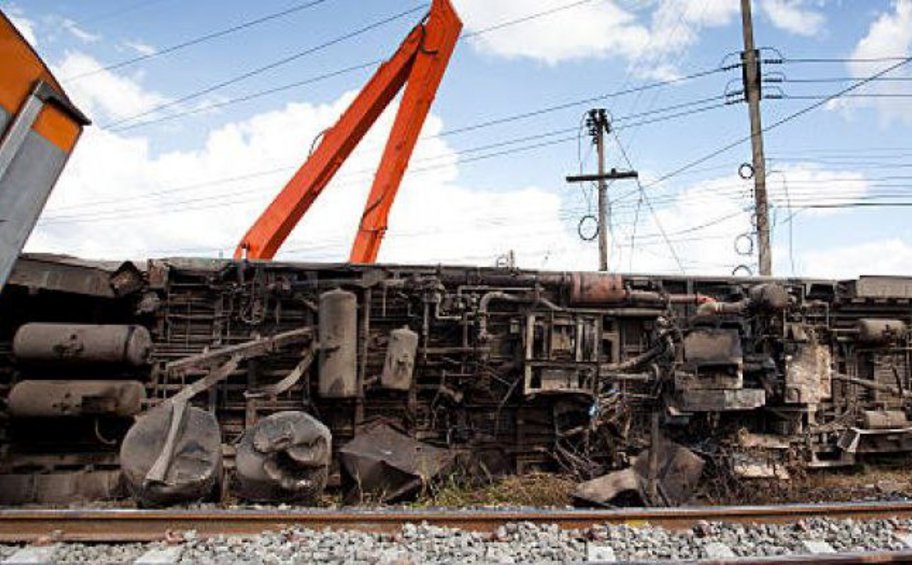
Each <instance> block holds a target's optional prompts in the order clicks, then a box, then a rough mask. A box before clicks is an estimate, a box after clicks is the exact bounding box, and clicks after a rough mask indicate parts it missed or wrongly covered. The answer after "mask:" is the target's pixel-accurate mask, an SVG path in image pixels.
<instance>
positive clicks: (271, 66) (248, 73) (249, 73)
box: [102, 4, 427, 129]
mask: <svg viewBox="0 0 912 565" xmlns="http://www.w3.org/2000/svg"><path fill="white" fill-rule="evenodd" d="M426 7H427V6H426V5H425V4H422V5H419V6H415V7H413V8H410V9H408V10H405V11H402V12H399V13H397V14H394V15H392V16H389V17H386V18H383V19H381V20H377V21H375V22H373V23H370V24H368V25H366V26H363V27H360V28H358V29H356V30H355V31H350V32H348V33H345V34H342V35H340V36H337V37H335V38H333V39H330V40H329V41H324V42H323V43H320V44H318V45H314V46H313V47H308V48H307V49H304V50H302V51H298V52H296V53H293V54H291V55H288V56H286V57H282V58H281V59H278V60H276V61H273V62H271V63H268V64H266V65H262V66H259V67H256V68H253V69H251V70H249V71H245V72H243V73H241V74H239V75H235V76H234V77H232V78H229V79H226V80H223V81H221V82H217V83H215V84H213V85H210V86H207V87H206V88H203V89H201V90H197V91H195V92H191V93H190V94H186V95H184V96H181V97H180V98H177V99H175V100H171V101H169V102H166V103H164V104H159V105H158V106H155V107H154V108H151V109H149V110H144V111H142V112H139V113H138V114H134V115H132V116H128V117H126V118H121V119H119V120H115V121H113V122H111V123H108V124H106V125H104V126H102V129H111V128H113V127H115V126H118V125H120V124H123V123H126V122H131V121H133V120H135V119H137V118H142V117H144V116H148V115H150V114H154V113H155V112H160V111H161V110H166V109H168V108H172V107H174V106H177V105H178V104H181V103H183V102H187V101H189V100H194V99H196V98H199V97H200V96H203V95H206V94H210V93H212V92H215V91H216V90H220V89H222V88H224V87H226V86H229V85H232V84H236V83H238V82H241V81H244V80H247V79H249V78H252V77H255V76H257V75H260V74H263V73H265V72H266V71H270V70H272V69H275V68H278V67H281V66H282V65H287V64H288V63H290V62H292V61H296V60H298V59H300V58H302V57H305V56H307V55H312V54H313V53H316V52H318V51H322V50H324V49H327V48H329V47H332V46H333V45H336V44H339V43H342V42H343V41H347V40H349V39H353V38H355V37H358V36H359V35H363V34H365V33H367V32H369V31H371V30H374V29H377V28H379V27H382V26H384V25H386V24H389V23H392V22H394V21H396V20H398V19H401V18H404V17H405V16H408V15H411V14H414V13H415V12H418V11H419V10H424V9H425V8H426Z"/></svg>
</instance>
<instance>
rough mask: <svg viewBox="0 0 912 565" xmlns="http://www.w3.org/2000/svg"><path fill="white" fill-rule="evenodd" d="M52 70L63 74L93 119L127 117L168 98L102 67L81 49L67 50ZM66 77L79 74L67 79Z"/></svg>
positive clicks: (72, 94)
mask: <svg viewBox="0 0 912 565" xmlns="http://www.w3.org/2000/svg"><path fill="white" fill-rule="evenodd" d="M54 74H56V75H57V76H58V77H61V78H62V80H63V81H64V87H65V89H66V91H67V94H69V95H70V97H71V98H72V99H73V100H74V102H75V103H76V105H77V106H79V107H80V109H82V110H83V111H84V112H85V113H86V114H88V115H89V116H90V117H92V118H93V119H95V120H96V121H97V120H98V119H100V118H102V119H104V120H118V119H123V118H129V117H132V116H135V115H136V114H139V113H141V112H145V111H148V110H151V109H153V108H156V107H157V106H159V105H161V104H164V103H166V102H168V98H167V97H165V96H164V95H162V94H159V93H157V92H152V91H146V90H144V89H143V88H142V86H141V85H140V84H139V83H138V82H137V81H136V80H134V79H131V78H128V77H124V76H122V75H118V74H114V73H112V72H110V71H105V70H103V67H102V65H101V64H100V63H99V62H98V61H97V60H95V59H93V58H92V57H90V56H88V55H85V54H83V53H78V52H68V53H67V54H66V55H65V56H64V59H63V61H61V62H60V63H59V64H58V65H54ZM67 77H79V78H78V79H75V80H71V81H67Z"/></svg>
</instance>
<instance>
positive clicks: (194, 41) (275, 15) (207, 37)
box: [64, 0, 328, 81]
mask: <svg viewBox="0 0 912 565" xmlns="http://www.w3.org/2000/svg"><path fill="white" fill-rule="evenodd" d="M327 1H328V0H311V1H310V2H304V3H303V4H299V5H297V6H292V7H290V8H286V9H284V10H279V11H278V12H272V13H270V14H266V15H265V16H261V17H259V18H254V19H252V20H247V21H245V22H241V23H239V24H237V25H233V26H231V27H227V28H224V29H220V30H217V31H212V32H209V33H206V34H204V35H200V36H198V37H194V38H191V39H187V40H185V41H182V42H180V43H176V44H174V45H171V46H168V47H164V48H162V49H156V50H155V52H152V53H144V54H141V55H138V56H136V57H132V58H130V59H125V60H123V61H120V62H119V63H113V64H110V65H107V66H104V67H101V68H98V69H94V70H91V71H88V72H85V73H80V74H78V75H73V76H70V77H66V78H64V81H71V80H79V79H81V78H84V77H87V76H92V75H96V74H98V73H101V72H104V71H113V70H115V69H121V68H123V67H127V66H130V65H134V64H136V63H139V62H141V61H148V60H149V59H154V58H157V57H161V56H163V55H168V54H170V53H174V52H176V51H180V50H182V49H186V48H187V47H192V46H194V45H199V44H200V43H205V42H207V41H212V40H213V39H218V38H219V37H224V36H226V35H231V34H232V33H236V32H238V31H241V30H245V29H248V28H251V27H254V26H258V25H260V24H263V23H266V22H269V21H272V20H276V19H279V18H284V17H285V16H290V15H291V14H295V13H297V12H300V11H302V10H306V9H308V8H313V7H314V6H317V5H319V4H323V3H325V2H327Z"/></svg>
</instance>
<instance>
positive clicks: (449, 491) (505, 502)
mask: <svg viewBox="0 0 912 565" xmlns="http://www.w3.org/2000/svg"><path fill="white" fill-rule="evenodd" d="M575 486H576V481H574V480H573V479H572V478H571V477H568V476H566V475H559V474H553V473H527V474H525V475H511V476H507V477H504V478H502V479H499V480H497V481H495V482H493V483H489V484H478V483H474V484H473V483H471V482H468V481H464V480H460V479H459V478H458V477H457V476H456V475H451V476H450V478H449V479H447V480H446V481H445V482H443V483H442V484H440V485H438V486H436V487H435V488H433V489H432V490H431V491H429V492H428V493H426V494H425V495H423V496H422V497H420V498H419V499H418V500H417V501H415V503H414V506H418V507H439V506H449V507H465V506H539V507H545V506H567V505H569V504H571V503H572V498H571V493H572V492H573V489H574V487H575Z"/></svg>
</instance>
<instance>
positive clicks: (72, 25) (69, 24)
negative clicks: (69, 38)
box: [61, 18, 101, 43]
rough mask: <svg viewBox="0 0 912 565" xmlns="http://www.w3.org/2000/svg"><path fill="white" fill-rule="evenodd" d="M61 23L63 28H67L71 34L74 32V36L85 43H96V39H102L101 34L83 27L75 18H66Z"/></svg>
mask: <svg viewBox="0 0 912 565" xmlns="http://www.w3.org/2000/svg"><path fill="white" fill-rule="evenodd" d="M61 25H63V29H65V30H67V31H68V32H70V33H71V34H73V36H74V37H75V38H76V39H78V40H79V41H82V42H83V43H95V42H96V41H98V40H99V39H101V36H100V35H98V34H95V33H91V32H88V31H86V30H84V29H82V28H81V27H79V25H78V24H77V23H76V22H74V21H73V20H70V19H66V18H64V20H63V22H62V24H61Z"/></svg>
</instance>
